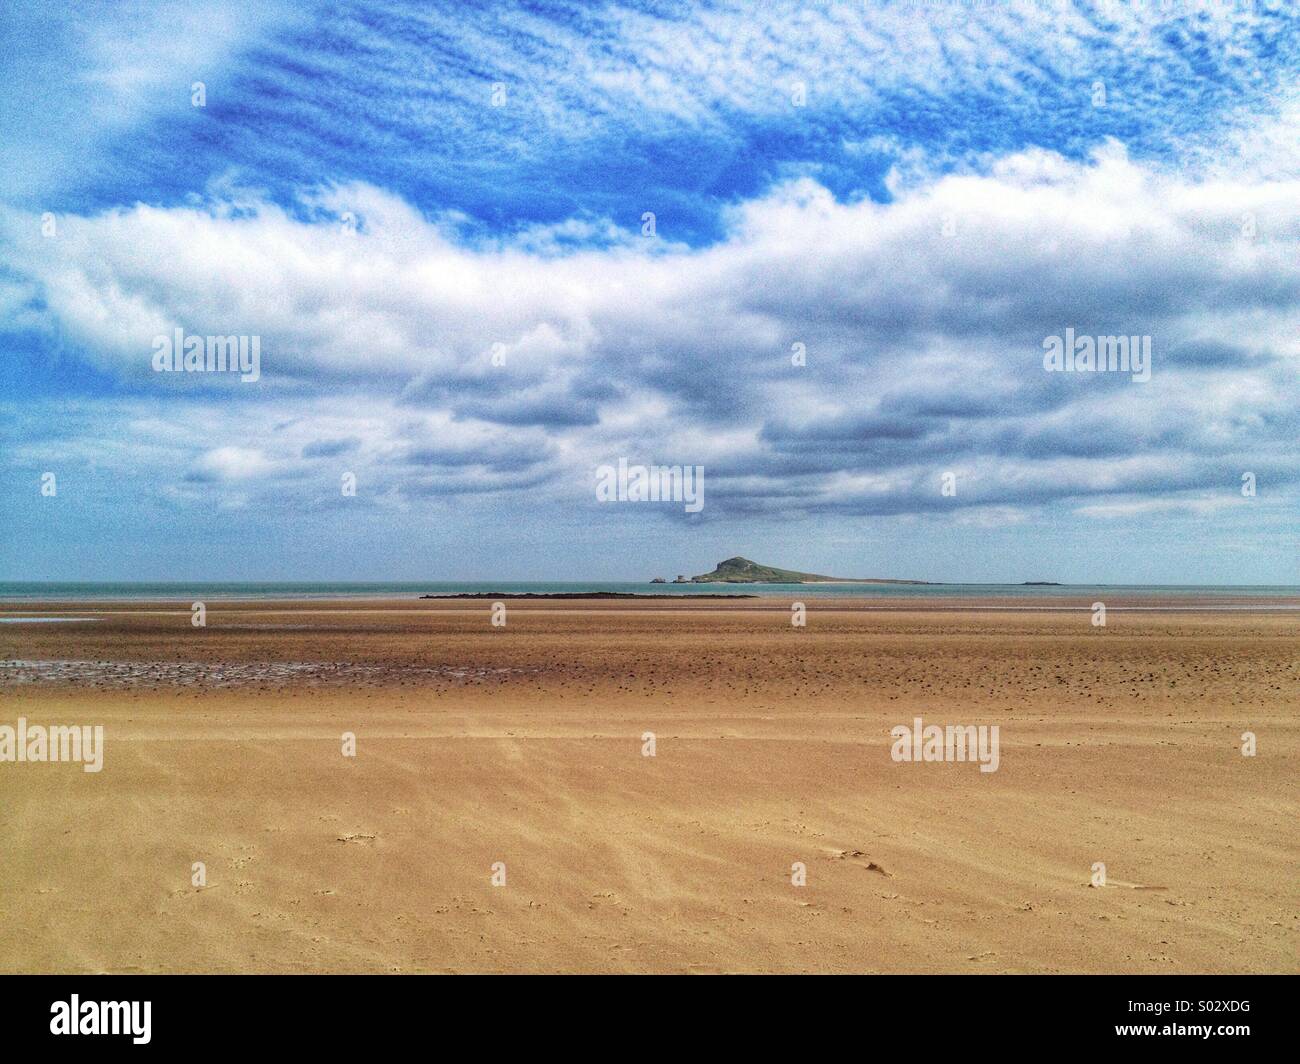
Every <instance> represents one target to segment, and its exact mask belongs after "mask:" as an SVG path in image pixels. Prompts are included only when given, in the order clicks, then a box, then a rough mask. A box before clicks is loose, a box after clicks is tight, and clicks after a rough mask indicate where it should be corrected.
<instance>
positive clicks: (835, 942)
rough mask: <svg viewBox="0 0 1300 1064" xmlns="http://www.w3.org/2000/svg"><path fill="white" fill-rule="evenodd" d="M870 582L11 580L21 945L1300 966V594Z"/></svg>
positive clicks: (83, 955) (995, 966) (145, 965)
mask: <svg viewBox="0 0 1300 1064" xmlns="http://www.w3.org/2000/svg"><path fill="white" fill-rule="evenodd" d="M878 604H879V603H876V605H878ZM1049 604H1051V603H1049ZM1055 604H1057V605H1070V604H1072V603H1070V602H1069V600H1067V599H1061V600H1059V601H1056V602H1055ZM1293 604H1294V603H1293ZM862 605H865V603H856V602H852V601H845V600H836V601H835V602H834V603H829V602H822V603H821V604H820V605H819V602H818V600H810V606H811V608H810V610H809V615H808V624H807V627H806V628H804V629H796V628H793V627H792V626H791V624H790V621H789V612H788V602H787V601H784V600H780V599H759V600H747V601H745V602H743V603H741V602H737V603H733V604H727V605H726V606H725V608H720V607H718V606H716V605H714V604H705V603H692V604H689V605H687V604H682V603H678V604H673V603H672V602H670V601H666V602H652V603H640V602H637V603H628V602H615V603H600V604H592V603H562V604H555V603H546V604H540V603H526V604H518V605H516V604H509V606H508V610H509V612H508V623H507V624H506V626H505V627H504V628H494V627H492V626H491V624H490V604H489V603H484V602H473V601H470V602H457V603H445V602H443V603H440V602H420V601H414V600H405V601H400V602H378V601H376V602H362V603H358V602H346V603H344V602H334V603H322V602H299V603H292V604H290V603H284V604H267V603H241V604H222V603H215V602H210V603H209V604H208V607H209V608H208V616H207V622H208V623H207V627H205V628H194V627H192V626H191V624H190V613H189V610H188V609H183V608H179V607H178V606H177V605H176V604H162V603H159V604H154V605H152V606H149V605H141V604H138V603H137V604H131V605H130V606H121V605H119V606H115V607H109V606H106V605H105V604H103V603H68V604H66V605H63V606H60V607H57V608H50V607H46V606H35V607H34V606H32V605H31V604H26V605H23V606H19V605H18V604H14V603H10V604H8V605H5V606H3V607H2V608H0V614H3V615H4V616H17V615H20V614H23V613H27V614H39V615H50V614H52V613H57V612H63V613H65V614H66V615H67V616H77V617H95V618H99V619H98V620H95V621H92V622H75V623H68V624H44V625H0V658H3V659H5V664H3V665H2V666H0V724H10V725H13V724H15V723H16V720H17V718H18V717H19V716H25V717H26V718H27V719H28V721H29V722H30V723H33V724H39V723H46V724H48V723H57V724H102V725H104V727H105V730H106V736H107V747H106V753H105V761H104V768H103V771H102V772H100V773H98V774H94V773H86V772H83V771H82V770H81V769H80V768H79V767H78V766H75V765H67V764H10V763H6V764H0V847H2V849H3V858H2V860H0V913H2V914H3V919H0V970H3V971H5V972H32V971H40V972H44V971H72V972H100V971H111V972H156V971H161V972H242V971H268V972H338V971H349V972H427V971H433V972H441V971H447V972H452V971H456V972H503V971H509V972H517V971H523V972H538V971H563V972H720V971H756V972H849V971H852V972H1161V973H1175V972H1296V971H1300V959H1298V957H1300V951H1298V950H1297V941H1298V934H1297V932H1298V928H1300V920H1298V918H1297V910H1298V904H1297V903H1298V902H1300V888H1298V886H1297V882H1298V881H1297V876H1296V872H1297V859H1298V858H1300V829H1298V828H1297V824H1300V818H1298V817H1297V813H1298V812H1300V809H1298V803H1297V790H1296V779H1297V772H1296V769H1297V756H1298V755H1300V720H1298V719H1297V717H1298V715H1297V705H1298V702H1300V699H1298V698H1297V691H1300V615H1297V614H1295V613H1292V614H1289V615H1288V614H1282V613H1278V614H1273V615H1259V614H1244V613H1243V614H1231V613H1209V612H1204V613H1200V612H1192V613H1154V612H1142V611H1137V612H1123V611H1115V610H1112V612H1111V613H1110V615H1109V617H1108V622H1109V623H1108V624H1107V626H1106V627H1105V628H1094V627H1093V626H1092V625H1091V624H1090V623H1089V615H1088V613H1087V612H1086V611H1078V610H1075V611H1069V610H1060V611H1055V612H1031V611H1020V610H1002V611H997V610H974V611H972V610H963V611H956V610H936V609H934V608H933V606H930V607H927V608H925V609H921V608H919V607H918V606H917V605H916V604H911V605H908V604H907V603H902V604H894V605H893V606H892V608H891V609H889V610H884V611H881V610H870V611H862V610H858V609H854V608H851V607H858V606H862ZM941 605H942V604H941ZM947 605H949V606H954V605H960V604H958V603H948V604H947ZM966 605H969V603H967V604H966ZM1004 605H1006V604H1004ZM1011 605H1014V603H1012V604H1011ZM1073 605H1078V604H1077V603H1073ZM832 607H833V608H832ZM914 716H921V717H922V718H924V720H925V721H926V722H927V723H939V724H950V723H959V724H976V725H979V724H989V725H992V724H997V725H999V726H1000V734H1001V763H1000V767H999V769H998V771H997V772H994V773H981V772H979V771H978V767H977V766H976V765H974V764H970V763H967V764H898V763H895V762H893V761H892V760H891V759H890V748H891V739H890V735H889V730H890V728H891V727H893V726H894V725H897V724H910V722H911V721H912V719H913V717H914ZM646 731H650V732H654V733H655V736H656V753H655V756H654V757H645V756H642V738H641V736H642V734H643V733H644V732H646ZM1245 731H1253V732H1254V733H1255V734H1256V735H1257V736H1258V754H1257V756H1255V757H1244V756H1243V755H1242V753H1241V750H1240V747H1241V735H1242V733H1243V732H1245ZM344 732H354V733H355V735H356V739H357V755H356V757H355V758H348V757H344V756H343V754H342V751H341V736H342V734H343V733H344ZM194 862H203V863H204V864H205V865H206V872H207V886H206V887H204V888H202V889H197V888H195V887H194V886H192V885H191V867H192V865H193V863H194ZM495 862H504V864H505V866H506V884H505V886H501V887H494V886H493V885H492V884H491V881H490V879H491V876H492V866H493V864H494V863H495ZM794 862H802V863H803V864H804V865H806V868H807V885H806V886H804V887H796V886H793V885H792V883H791V867H792V865H793V864H794ZM1095 862H1103V863H1104V864H1105V866H1106V872H1107V877H1108V885H1107V886H1106V887H1104V888H1101V889H1098V888H1095V887H1093V886H1090V885H1089V883H1090V879H1091V876H1092V867H1093V865H1094V863H1095Z"/></svg>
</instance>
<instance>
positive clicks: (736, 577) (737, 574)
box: [677, 556, 930, 584]
mask: <svg viewBox="0 0 1300 1064" xmlns="http://www.w3.org/2000/svg"><path fill="white" fill-rule="evenodd" d="M677 581H678V582H681V583H686V582H687V581H686V580H684V579H683V578H682V577H680V576H679V577H678V578H677ZM689 583H692V584H928V583H930V581H928V580H881V579H875V578H863V579H853V578H851V577H845V576H822V575H821V574H819V573H799V572H795V571H794V570H792V569H776V568H773V567H772V566H770V565H759V564H758V562H753V561H750V560H749V559H748V558H741V557H739V556H737V557H735V558H728V559H727V560H726V561H721V562H718V567H717V568H716V569H714V570H713V572H711V573H703V574H701V575H700V576H693V577H691V579H690V581H689Z"/></svg>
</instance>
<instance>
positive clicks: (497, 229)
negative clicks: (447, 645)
mask: <svg viewBox="0 0 1300 1064" xmlns="http://www.w3.org/2000/svg"><path fill="white" fill-rule="evenodd" d="M234 6H235V5H229V4H226V3H205V2H202V0H199V2H186V3H169V2H166V0H164V2H161V3H153V4H135V3H130V2H118V3H102V4H101V3H93V2H91V3H86V2H82V3H75V4H74V3H40V2H33V3H30V4H25V5H5V7H4V9H3V10H2V11H0V150H2V152H3V156H2V162H0V407H2V409H0V413H2V414H3V420H2V423H0V489H2V490H0V522H2V523H0V579H6V580H106V581H119V580H176V581H199V580H307V581H310V580H331V581H340V580H424V579H428V580H489V581H490V580H493V579H500V580H581V579H593V580H597V579H598V580H648V579H649V578H651V577H654V576H665V577H667V578H669V579H672V578H673V577H674V576H676V575H677V574H679V573H683V574H688V575H690V574H694V573H702V572H705V571H708V570H709V569H711V568H713V566H714V565H715V564H716V563H717V562H718V561H719V560H721V559H723V558H727V557H730V556H732V555H737V554H739V555H744V556H746V557H749V558H753V559H755V560H758V561H760V562H763V563H766V564H770V565H775V566H779V567H782V568H790V569H799V570H804V571H811V572H821V573H830V574H833V575H840V576H849V577H887V578H903V579H924V580H936V581H956V582H1020V581H1026V580H1053V581H1059V582H1065V583H1160V584H1197V583H1217V584H1298V583H1300V519H1298V518H1300V461H1298V459H1300V443H1298V442H1297V441H1298V440H1300V383H1298V380H1297V377H1298V374H1297V370H1298V369H1300V8H1297V7H1296V6H1295V5H1293V4H1291V3H1289V2H1282V0H1276V2H1274V0H1241V2H1238V0H1147V2H1133V3H1119V2H1115V3H1105V2H1098V3H1088V2H1079V3H1066V2H1064V0H1061V2H1057V0H1044V2H1038V3H1034V2H1020V0H1006V2H1003V0H987V2H986V0H911V2H897V3H891V2H878V3H877V2H869V3H843V4H822V5H793V4H785V3H781V2H765V3H763V4H761V5H733V4H709V3H692V4H669V3H662V4H660V3H651V4H629V5H614V4H549V3H538V4H534V3H529V4H522V3H491V2H488V3H484V4H480V5H464V4H459V3H441V2H434V3H418V4H417V3H409V4H402V3H369V2H362V3H348V2H344V3H328V4H325V3H322V4H319V5H317V4H312V3H305V2H301V0H298V2H294V3H287V4H278V3H270V2H267V3H254V4H250V5H240V10H232V8H233V7H234ZM178 329H179V330H181V336H182V337H186V336H190V337H198V338H199V342H200V343H201V344H204V345H206V344H207V342H208V341H207V338H208V337H245V338H246V341H245V342H246V345H247V347H246V350H248V351H249V352H250V353H251V351H252V349H253V344H254V342H256V345H257V350H258V352H259V361H258V366H257V372H256V374H253V373H244V374H239V373H231V372H220V371H212V372H207V371H202V372H185V371H168V370H166V369H159V368H158V360H159V357H160V355H159V351H160V347H161V346H162V345H165V343H166V342H167V341H169V340H170V339H171V338H174V337H175V336H176V330H178ZM1118 336H1122V337H1126V338H1130V337H1131V338H1133V339H1132V340H1131V341H1130V343H1131V347H1132V348H1133V350H1134V351H1141V350H1149V351H1150V359H1149V364H1148V366H1147V371H1148V372H1136V371H1135V370H1134V369H1133V368H1132V367H1130V372H1123V371H1121V370H1119V369H1118V368H1117V369H1115V370H1111V369H1106V370H1105V371H1093V372H1085V371H1082V370H1080V371H1067V370H1064V369H1060V370H1058V369H1056V368H1054V367H1053V366H1051V365H1049V364H1048V363H1049V359H1048V353H1049V351H1050V350H1051V349H1052V347H1053V344H1054V343H1056V342H1057V340H1054V339H1053V338H1058V339H1059V343H1060V345H1061V346H1062V347H1063V346H1064V345H1065V344H1066V342H1067V340H1068V342H1069V343H1070V344H1071V353H1072V354H1073V352H1074V350H1079V351H1080V352H1083V351H1085V350H1086V349H1088V348H1090V347H1091V348H1094V349H1095V347H1096V345H1097V344H1098V343H1101V341H1099V340H1096V339H1095V338H1100V337H1118ZM252 376H256V379H255V380H252V379H250V380H245V379H242V377H252ZM620 460H622V461H625V462H626V463H628V465H629V466H633V467H635V466H637V465H644V466H656V465H658V466H681V467H691V468H697V467H698V468H702V469H703V474H702V485H703V505H702V506H701V507H698V508H692V509H689V510H688V508H687V506H685V505H684V504H683V502H682V501H680V500H676V501H675V500H672V499H669V500H666V501H645V500H638V499H636V498H614V499H612V500H611V499H608V498H606V499H602V498H601V497H600V496H599V494H598V491H597V486H598V483H599V482H600V479H601V477H600V471H601V469H602V468H603V467H611V466H612V467H616V466H617V465H618V463H619V462H620ZM349 478H350V479H351V482H352V485H353V486H354V491H349V490H348V487H349Z"/></svg>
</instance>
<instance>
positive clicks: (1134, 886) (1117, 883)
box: [1087, 879, 1169, 890]
mask: <svg viewBox="0 0 1300 1064" xmlns="http://www.w3.org/2000/svg"><path fill="white" fill-rule="evenodd" d="M1087 885H1088V886H1089V887H1096V886H1097V884H1096V883H1091V882H1090V883H1088V884H1087ZM1106 886H1108V887H1123V888H1124V889H1125V890H1168V889H1169V888H1168V887H1152V886H1148V885H1147V884H1145V883H1126V882H1125V881H1124V880H1122V879H1108V880H1106ZM1099 889H1100V888H1099Z"/></svg>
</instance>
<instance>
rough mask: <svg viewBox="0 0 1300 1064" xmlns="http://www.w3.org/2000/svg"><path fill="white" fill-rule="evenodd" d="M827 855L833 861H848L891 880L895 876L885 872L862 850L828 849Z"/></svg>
mask: <svg viewBox="0 0 1300 1064" xmlns="http://www.w3.org/2000/svg"><path fill="white" fill-rule="evenodd" d="M825 853H826V855H827V856H828V857H830V859H831V860H832V861H848V862H850V863H851V864H855V865H858V866H859V867H860V868H865V869H866V870H867V871H868V872H877V873H879V874H880V875H882V876H889V877H890V878H892V877H893V874H894V873H893V872H887V871H885V869H884V868H883V867H881V866H880V865H878V864H876V862H875V861H873V860H871V858H870V857H869V856H868V855H867V854H865V853H863V852H862V851H861V850H833V849H827V850H826V851H825Z"/></svg>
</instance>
